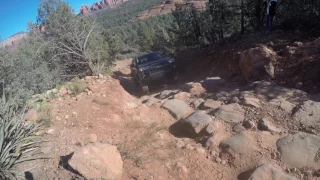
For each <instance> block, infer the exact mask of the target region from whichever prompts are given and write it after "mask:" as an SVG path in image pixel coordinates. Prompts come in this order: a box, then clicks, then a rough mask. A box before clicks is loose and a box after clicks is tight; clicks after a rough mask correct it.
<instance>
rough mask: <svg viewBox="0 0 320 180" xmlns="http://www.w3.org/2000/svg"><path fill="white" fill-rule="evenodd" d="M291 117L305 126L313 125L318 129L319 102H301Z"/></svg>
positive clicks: (319, 118) (319, 127) (319, 116)
mask: <svg viewBox="0 0 320 180" xmlns="http://www.w3.org/2000/svg"><path fill="white" fill-rule="evenodd" d="M293 119H294V120H295V121H297V122H298V123H300V124H302V125H304V126H306V127H313V128H314V129H317V130H318V131H320V102H315V101H305V102H303V104H302V105H301V106H300V107H299V109H298V110H297V112H296V113H294V114H293Z"/></svg>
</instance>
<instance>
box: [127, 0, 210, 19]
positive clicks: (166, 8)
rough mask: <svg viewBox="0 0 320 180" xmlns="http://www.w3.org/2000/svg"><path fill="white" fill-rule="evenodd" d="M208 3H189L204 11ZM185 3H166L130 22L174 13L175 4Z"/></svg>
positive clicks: (177, 1)
mask: <svg viewBox="0 0 320 180" xmlns="http://www.w3.org/2000/svg"><path fill="white" fill-rule="evenodd" d="M207 2H208V1H189V2H188V3H191V4H193V6H194V7H195V8H196V9H198V10H204V9H205V8H206V3H207ZM176 3H178V4H181V3H185V2H184V1H183V0H170V1H165V2H163V3H162V4H160V5H157V6H154V7H152V9H148V10H145V11H143V12H141V13H140V14H138V15H137V16H136V17H134V18H133V19H131V20H130V22H135V21H139V20H144V19H148V18H150V17H153V16H158V15H164V14H169V13H172V11H174V10H175V4H176Z"/></svg>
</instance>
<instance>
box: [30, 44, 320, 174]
mask: <svg viewBox="0 0 320 180" xmlns="http://www.w3.org/2000/svg"><path fill="white" fill-rule="evenodd" d="M261 51H263V53H261ZM264 52H267V53H264ZM269 52H270V53H271V54H272V52H271V51H269V50H268V49H266V47H263V46H259V47H257V48H253V49H251V50H248V51H245V52H244V53H245V55H247V56H248V57H250V56H253V57H257V55H258V56H259V55H261V54H263V55H266V54H267V55H266V57H269V59H270V57H271V59H272V57H273V56H272V55H271V56H269V55H268V53H269ZM252 54H253V55H252ZM214 56H216V55H214ZM259 57H261V56H259ZM261 59H262V60H264V59H263V58H260V60H261ZM130 62H131V61H130V60H125V61H118V62H117V64H116V66H115V67H114V76H113V77H110V76H97V77H85V78H84V79H82V80H80V81H81V82H82V83H86V84H87V87H88V88H87V89H86V90H85V91H84V92H82V93H80V94H78V95H75V94H73V92H70V91H67V90H65V92H63V91H59V92H58V94H60V95H59V97H58V98H54V99H47V101H48V103H49V104H50V107H51V114H50V115H51V119H52V120H51V125H50V127H49V128H47V129H45V130H43V132H39V133H42V134H44V138H45V139H46V140H47V142H45V143H44V147H42V149H41V151H42V153H43V154H44V155H46V156H47V157H51V158H50V159H44V160H38V161H37V163H36V164H37V166H36V168H35V169H34V170H32V171H31V173H32V176H33V178H34V179H123V180H127V179H137V180H140V179H141V180H145V179H146V180H151V179H157V180H158V179H163V180H164V179H166V180H167V179H190V180H194V179H199V180H200V179H201V180H202V179H208V180H209V179H221V180H225V179H226V180H229V179H230V180H235V179H238V180H271V179H274V180H282V179H286V180H289V179H304V180H319V179H320V102H317V101H315V99H314V98H312V99H311V96H309V95H308V94H307V93H306V92H304V91H302V90H298V89H292V88H287V87H283V86H280V85H278V84H274V83H273V82H268V81H256V82H253V83H250V84H249V85H246V86H243V85H242V84H240V83H238V82H237V81H234V80H232V79H231V78H229V79H228V80H227V79H222V78H220V77H218V76H213V77H207V78H206V76H205V75H207V72H205V73H204V76H202V75H201V73H200V71H197V70H196V69H195V70H194V71H193V73H194V74H188V75H186V74H183V77H182V78H181V80H180V82H178V83H177V84H170V83H169V84H168V83H167V82H159V83H155V84H154V85H151V87H150V90H151V93H150V94H148V95H141V94H140V93H139V89H138V88H137V87H136V86H135V84H134V83H133V81H132V79H131V77H130V68H129V64H130ZM267 63H270V62H267ZM258 64H259V63H258ZM271 64H272V63H271ZM260 65H261V64H260ZM262 65H263V64H262ZM255 67H256V66H253V67H251V68H252V69H253V71H254V70H255ZM269 69H270V68H269ZM271 69H272V68H271ZM230 73H231V72H230ZM269 73H270V72H269ZM221 77H222V76H221ZM312 97H314V96H312ZM29 179H32V178H29Z"/></svg>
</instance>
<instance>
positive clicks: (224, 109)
mask: <svg viewBox="0 0 320 180" xmlns="http://www.w3.org/2000/svg"><path fill="white" fill-rule="evenodd" d="M215 116H216V117H218V118H220V119H222V120H224V121H226V122H229V123H240V122H242V121H243V120H244V118H245V110H244V109H243V108H242V107H241V106H240V105H239V104H237V103H232V104H228V105H223V106H220V107H219V108H218V110H217V112H215Z"/></svg>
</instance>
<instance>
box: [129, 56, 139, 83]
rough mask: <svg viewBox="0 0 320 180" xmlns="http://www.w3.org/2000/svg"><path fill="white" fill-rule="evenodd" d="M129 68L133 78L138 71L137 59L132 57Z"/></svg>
mask: <svg viewBox="0 0 320 180" xmlns="http://www.w3.org/2000/svg"><path fill="white" fill-rule="evenodd" d="M130 69H131V75H132V77H133V78H135V79H136V78H137V73H138V70H137V59H136V58H135V59H133V60H132V63H131V65H130Z"/></svg>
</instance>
